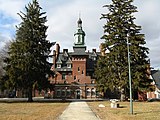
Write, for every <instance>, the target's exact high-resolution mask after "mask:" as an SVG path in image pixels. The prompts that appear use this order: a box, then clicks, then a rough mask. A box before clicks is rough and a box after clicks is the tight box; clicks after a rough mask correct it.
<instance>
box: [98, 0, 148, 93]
mask: <svg viewBox="0 0 160 120" xmlns="http://www.w3.org/2000/svg"><path fill="white" fill-rule="evenodd" d="M132 2H133V0H112V3H111V4H110V5H105V6H104V7H107V8H108V10H109V12H108V13H106V14H102V17H101V19H105V20H106V23H105V25H104V26H103V28H104V35H103V37H102V39H104V40H105V41H104V43H102V48H103V49H104V50H106V53H105V55H104V56H101V57H100V58H99V60H98V62H97V68H96V73H95V74H96V77H97V84H98V86H100V87H103V88H106V89H108V88H109V89H110V90H122V92H121V93H122V94H123V90H124V91H125V95H127V93H126V92H127V90H128V88H129V80H128V57H127V39H128V41H129V43H130V46H129V48H130V59H131V78H132V89H133V90H134V91H143V90H147V89H148V88H150V83H151V80H149V78H148V76H147V75H148V73H147V68H148V66H149V58H148V53H149V52H148V51H149V49H148V48H147V47H145V44H146V42H145V39H144V34H141V33H140V30H141V26H138V25H136V24H135V23H134V20H135V19H136V18H135V17H134V15H133V14H134V13H135V12H138V11H137V7H135V6H134V5H132ZM122 94H121V95H122Z"/></svg>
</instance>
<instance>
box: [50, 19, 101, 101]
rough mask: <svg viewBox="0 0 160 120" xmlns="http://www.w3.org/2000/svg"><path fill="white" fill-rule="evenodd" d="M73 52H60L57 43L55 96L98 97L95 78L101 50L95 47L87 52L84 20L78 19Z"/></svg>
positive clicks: (53, 67)
mask: <svg viewBox="0 0 160 120" xmlns="http://www.w3.org/2000/svg"><path fill="white" fill-rule="evenodd" d="M74 40H75V41H74V45H73V52H69V51H68V49H63V51H62V52H60V45H59V44H56V50H54V51H53V65H52V70H53V71H54V72H55V73H56V75H55V77H54V78H52V79H50V83H51V84H53V85H54V90H53V97H54V98H73V99H82V98H96V97H99V94H98V92H96V84H95V79H94V68H95V65H96V61H97V59H98V56H99V55H100V52H97V51H96V49H93V50H92V51H91V52H89V51H88V52H86V48H87V46H85V32H84V31H83V29H82V20H81V19H80V18H79V20H78V21H77V30H76V31H75V33H74Z"/></svg>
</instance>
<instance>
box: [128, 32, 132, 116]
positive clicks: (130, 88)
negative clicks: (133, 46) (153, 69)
mask: <svg viewBox="0 0 160 120" xmlns="http://www.w3.org/2000/svg"><path fill="white" fill-rule="evenodd" d="M128 38H129V36H128V34H127V50H128V72H129V92H130V114H133V101H132V81H131V65H130V52H129V42H128Z"/></svg>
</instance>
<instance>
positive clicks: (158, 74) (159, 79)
mask: <svg viewBox="0 0 160 120" xmlns="http://www.w3.org/2000/svg"><path fill="white" fill-rule="evenodd" d="M151 75H152V78H153V80H154V81H155V83H156V86H157V88H158V89H160V70H152V71H151Z"/></svg>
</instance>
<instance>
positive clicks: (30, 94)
mask: <svg viewBox="0 0 160 120" xmlns="http://www.w3.org/2000/svg"><path fill="white" fill-rule="evenodd" d="M28 102H33V99H32V87H31V86H30V87H29V88H28Z"/></svg>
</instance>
